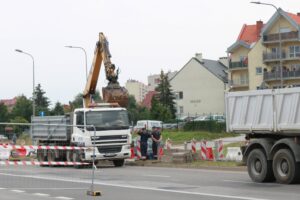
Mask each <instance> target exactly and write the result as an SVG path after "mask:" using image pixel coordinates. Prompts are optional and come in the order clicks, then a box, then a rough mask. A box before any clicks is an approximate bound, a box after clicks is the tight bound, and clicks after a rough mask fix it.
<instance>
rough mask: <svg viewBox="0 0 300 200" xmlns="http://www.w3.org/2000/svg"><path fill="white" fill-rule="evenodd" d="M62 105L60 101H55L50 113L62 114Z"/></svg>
mask: <svg viewBox="0 0 300 200" xmlns="http://www.w3.org/2000/svg"><path fill="white" fill-rule="evenodd" d="M64 114H65V112H64V107H63V105H62V104H61V103H60V102H56V103H55V106H54V108H53V109H52V110H51V111H50V115H64Z"/></svg>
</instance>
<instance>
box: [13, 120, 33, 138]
mask: <svg viewBox="0 0 300 200" xmlns="http://www.w3.org/2000/svg"><path fill="white" fill-rule="evenodd" d="M10 122H11V123H28V121H27V120H26V119H25V118H24V117H20V116H17V117H15V118H14V119H11V120H10ZM13 129H14V132H15V133H17V136H19V135H21V134H22V133H23V132H24V130H26V129H29V127H28V126H20V125H13Z"/></svg>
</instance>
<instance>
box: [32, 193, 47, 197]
mask: <svg viewBox="0 0 300 200" xmlns="http://www.w3.org/2000/svg"><path fill="white" fill-rule="evenodd" d="M33 195H36V196H43V197H48V196H50V195H49V194H44V193H33Z"/></svg>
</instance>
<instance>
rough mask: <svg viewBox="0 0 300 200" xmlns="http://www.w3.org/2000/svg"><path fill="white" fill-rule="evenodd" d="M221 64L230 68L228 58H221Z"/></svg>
mask: <svg viewBox="0 0 300 200" xmlns="http://www.w3.org/2000/svg"><path fill="white" fill-rule="evenodd" d="M219 62H220V63H222V64H223V65H224V66H225V67H227V68H228V66H229V63H228V62H229V59H228V57H220V58H219Z"/></svg>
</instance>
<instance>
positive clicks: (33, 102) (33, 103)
mask: <svg viewBox="0 0 300 200" xmlns="http://www.w3.org/2000/svg"><path fill="white" fill-rule="evenodd" d="M15 51H16V52H19V53H23V54H26V55H28V56H30V57H31V59H32V116H35V92H34V87H35V76H34V58H33V56H32V55H31V54H30V53H27V52H25V51H22V50H20V49H15Z"/></svg>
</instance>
